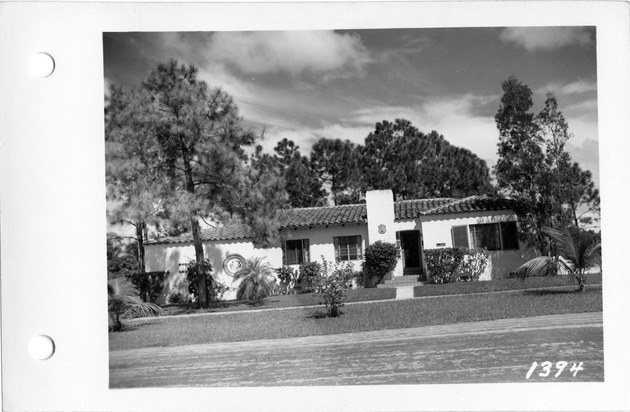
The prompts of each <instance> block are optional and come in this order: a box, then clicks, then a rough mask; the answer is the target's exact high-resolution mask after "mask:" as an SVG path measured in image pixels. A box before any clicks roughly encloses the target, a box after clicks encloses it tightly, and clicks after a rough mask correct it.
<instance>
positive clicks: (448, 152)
mask: <svg viewBox="0 0 630 412" xmlns="http://www.w3.org/2000/svg"><path fill="white" fill-rule="evenodd" d="M362 161H363V170H364V176H363V183H364V189H365V190H370V189H391V190H392V191H393V192H394V196H395V198H396V199H398V200H403V199H413V198H436V197H465V196H471V195H482V194H490V193H492V192H493V188H492V185H491V183H490V173H489V170H488V166H487V165H486V162H485V161H484V160H482V159H479V158H478V157H477V156H476V155H474V154H473V153H472V152H470V151H469V150H467V149H463V148H459V147H456V146H453V145H451V144H450V143H448V141H447V140H446V139H445V138H444V136H442V135H440V134H439V133H437V132H436V131H432V132H430V133H429V134H424V133H422V132H420V131H419V130H418V129H417V128H416V127H414V126H413V125H412V124H411V122H410V121H408V120H406V119H396V120H395V121H394V122H393V123H392V122H389V121H383V122H379V123H377V124H376V127H375V130H374V131H373V132H371V133H370V134H369V135H368V136H367V138H366V139H365V147H364V148H362Z"/></svg>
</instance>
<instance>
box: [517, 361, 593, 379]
mask: <svg viewBox="0 0 630 412" xmlns="http://www.w3.org/2000/svg"><path fill="white" fill-rule="evenodd" d="M568 365H569V363H568V362H565V361H560V362H558V363H556V369H557V370H558V371H557V372H556V374H555V375H554V377H555V378H557V377H558V376H560V374H561V373H562V372H563V371H564V369H565V368H566V367H567V366H568ZM537 367H538V362H534V363H532V366H531V368H529V371H527V375H525V379H529V377H530V376H532V373H534V371H535V370H536V368H537ZM540 367H541V368H542V372H540V373H538V376H540V377H541V378H546V377H547V376H549V374H551V368H552V367H553V363H551V362H548V361H547V362H543V363H541V364H540ZM581 370H584V368H583V367H582V362H580V364H579V365H577V364H575V363H574V364H573V366H571V369H569V372H573V377H575V376H576V375H577V373H578V372H579V371H581Z"/></svg>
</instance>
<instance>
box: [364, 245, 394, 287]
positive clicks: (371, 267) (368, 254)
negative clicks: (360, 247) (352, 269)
mask: <svg viewBox="0 0 630 412" xmlns="http://www.w3.org/2000/svg"><path fill="white" fill-rule="evenodd" d="M397 253H398V250H397V248H396V245H394V244H393V243H387V242H383V241H380V240H379V241H376V242H374V243H372V244H371V245H370V246H368V247H366V248H365V261H364V262H363V276H362V281H363V285H364V286H365V287H366V288H371V287H375V286H376V285H377V284H379V283H380V282H381V281H382V280H383V278H384V277H385V275H387V274H388V273H390V272H391V271H392V270H394V268H395V267H396V263H397V261H398V259H397Z"/></svg>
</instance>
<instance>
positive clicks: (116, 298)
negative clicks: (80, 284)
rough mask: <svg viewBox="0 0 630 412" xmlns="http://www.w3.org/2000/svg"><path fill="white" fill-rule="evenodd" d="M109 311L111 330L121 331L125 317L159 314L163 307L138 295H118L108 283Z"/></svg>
mask: <svg viewBox="0 0 630 412" xmlns="http://www.w3.org/2000/svg"><path fill="white" fill-rule="evenodd" d="M107 312H108V314H109V322H108V323H109V324H108V327H109V331H110V332H120V331H121V330H122V329H123V324H122V319H123V318H134V317H143V316H159V315H161V314H162V313H163V310H162V308H161V307H159V306H158V305H156V304H155V303H152V302H144V301H142V299H140V298H139V297H138V296H129V295H118V294H116V292H115V291H114V288H113V287H112V286H111V285H107Z"/></svg>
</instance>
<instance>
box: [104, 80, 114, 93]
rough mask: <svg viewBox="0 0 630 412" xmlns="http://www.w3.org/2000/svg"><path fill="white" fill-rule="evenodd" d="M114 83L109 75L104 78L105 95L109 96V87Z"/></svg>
mask: <svg viewBox="0 0 630 412" xmlns="http://www.w3.org/2000/svg"><path fill="white" fill-rule="evenodd" d="M111 85H112V81H111V80H109V79H108V78H107V77H105V79H104V87H105V96H107V97H109V91H110V90H109V89H110V87H111Z"/></svg>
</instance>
